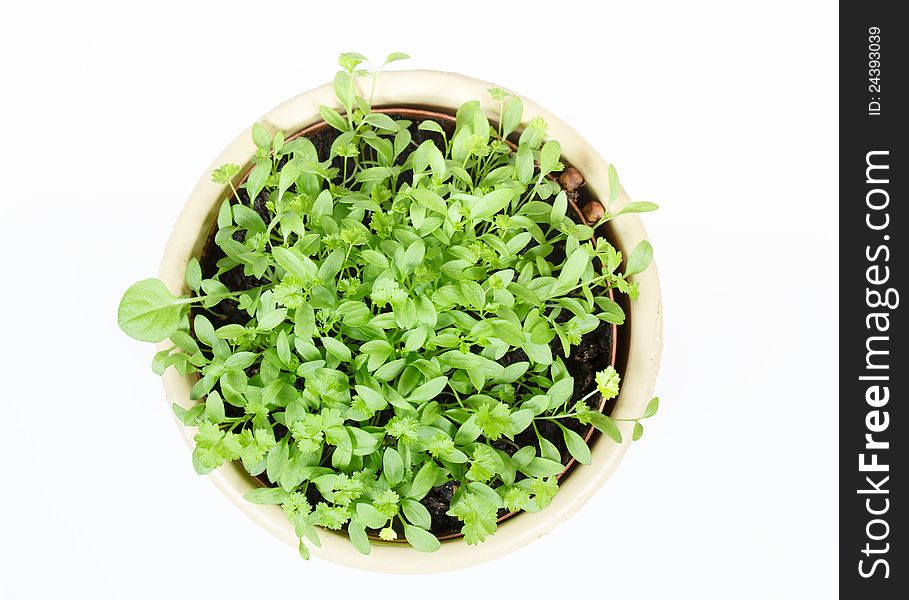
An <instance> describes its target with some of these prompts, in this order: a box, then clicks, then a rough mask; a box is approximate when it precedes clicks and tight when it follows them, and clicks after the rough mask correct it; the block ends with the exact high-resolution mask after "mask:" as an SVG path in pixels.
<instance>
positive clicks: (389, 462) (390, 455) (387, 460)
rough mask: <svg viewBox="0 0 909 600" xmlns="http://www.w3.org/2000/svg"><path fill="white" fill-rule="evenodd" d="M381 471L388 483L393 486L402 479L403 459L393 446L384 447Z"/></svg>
mask: <svg viewBox="0 0 909 600" xmlns="http://www.w3.org/2000/svg"><path fill="white" fill-rule="evenodd" d="M382 473H383V474H384V475H385V480H386V481H387V482H388V485H390V486H391V487H394V486H396V485H398V484H399V483H401V480H402V479H404V461H403V460H402V459H401V455H400V454H398V451H397V450H395V449H394V448H386V449H385V454H384V455H383V457H382Z"/></svg>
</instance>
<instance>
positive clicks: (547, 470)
mask: <svg viewBox="0 0 909 600" xmlns="http://www.w3.org/2000/svg"><path fill="white" fill-rule="evenodd" d="M564 470H565V466H564V465H562V463H560V462H559V461H556V460H551V459H549V458H542V457H539V456H538V457H535V458H532V459H531V460H530V462H528V463H527V464H526V465H525V466H524V467H521V469H520V471H521V472H522V473H524V474H525V475H529V476H530V477H551V476H553V475H558V474H559V473H561V472H562V471H564Z"/></svg>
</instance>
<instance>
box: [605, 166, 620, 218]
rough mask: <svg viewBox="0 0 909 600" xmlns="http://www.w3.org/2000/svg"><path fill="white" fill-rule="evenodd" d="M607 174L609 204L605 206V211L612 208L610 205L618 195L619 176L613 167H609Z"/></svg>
mask: <svg viewBox="0 0 909 600" xmlns="http://www.w3.org/2000/svg"><path fill="white" fill-rule="evenodd" d="M607 173H608V177H609V204H607V206H606V210H609V207H610V206H612V203H613V202H615V199H616V198H617V197H618V195H619V174H618V173H617V172H616V170H615V167H614V166H613V165H609V169H608V171H607Z"/></svg>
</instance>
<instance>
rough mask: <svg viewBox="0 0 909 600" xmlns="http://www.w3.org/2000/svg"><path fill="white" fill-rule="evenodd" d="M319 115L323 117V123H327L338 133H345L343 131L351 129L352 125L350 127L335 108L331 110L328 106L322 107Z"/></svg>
mask: <svg viewBox="0 0 909 600" xmlns="http://www.w3.org/2000/svg"><path fill="white" fill-rule="evenodd" d="M319 115H321V117H322V120H323V121H325V122H326V123H328V124H329V125H331V126H332V127H334V128H335V129H337V130H338V131H342V132H343V131H347V130H349V129H350V125H348V123H347V121H346V120H345V119H344V117H342V116H341V115H340V114H338V111H336V110H335V109H333V108H329V107H327V106H320V107H319Z"/></svg>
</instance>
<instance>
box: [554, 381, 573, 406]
mask: <svg viewBox="0 0 909 600" xmlns="http://www.w3.org/2000/svg"><path fill="white" fill-rule="evenodd" d="M573 393H574V378H573V377H565V378H563V379H560V380H558V381H556V382H555V383H554V384H552V386H551V387H550V388H549V394H548V395H549V398H550V401H549V408H550V409H556V408H558V407H560V406H562V405H563V404H565V403H566V402H568V401H569V400H571V395H572V394H573Z"/></svg>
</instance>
